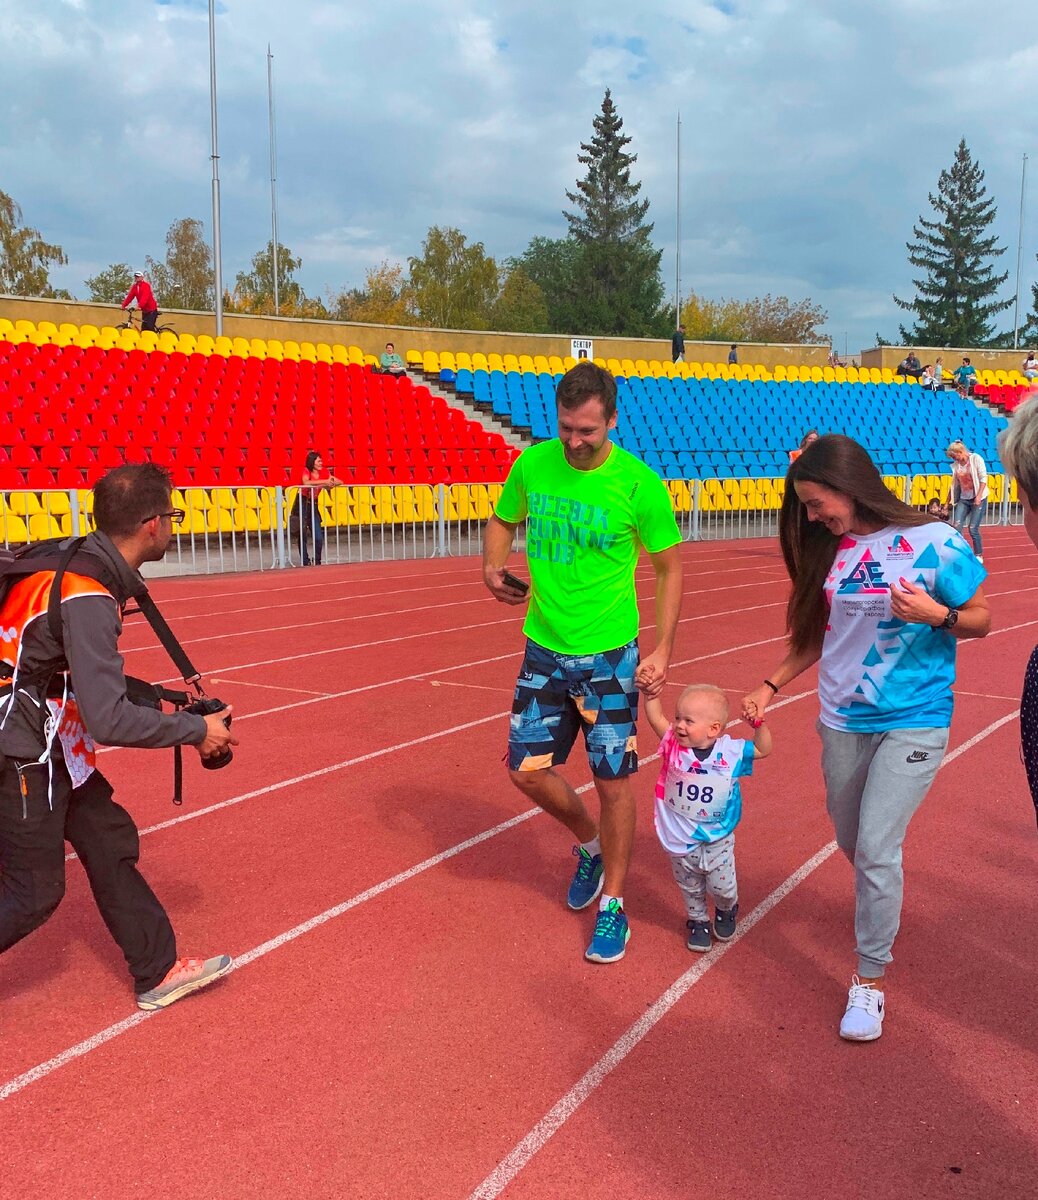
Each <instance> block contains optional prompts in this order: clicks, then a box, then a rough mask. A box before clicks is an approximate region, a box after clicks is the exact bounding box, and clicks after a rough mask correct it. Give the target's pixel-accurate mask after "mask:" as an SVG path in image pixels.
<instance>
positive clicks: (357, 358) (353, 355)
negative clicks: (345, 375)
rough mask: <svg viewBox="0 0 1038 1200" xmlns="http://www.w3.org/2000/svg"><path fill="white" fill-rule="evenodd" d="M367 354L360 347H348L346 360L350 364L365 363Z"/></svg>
mask: <svg viewBox="0 0 1038 1200" xmlns="http://www.w3.org/2000/svg"><path fill="white" fill-rule="evenodd" d="M364 358H365V354H364V351H363V350H362V349H361V348H360V347H359V346H347V347H346V359H347V361H348V362H351V363H357V364H361V363H363V362H364Z"/></svg>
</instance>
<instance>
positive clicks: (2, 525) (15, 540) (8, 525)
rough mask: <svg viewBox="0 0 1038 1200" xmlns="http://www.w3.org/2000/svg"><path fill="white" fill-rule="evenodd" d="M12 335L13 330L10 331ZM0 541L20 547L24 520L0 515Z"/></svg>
mask: <svg viewBox="0 0 1038 1200" xmlns="http://www.w3.org/2000/svg"><path fill="white" fill-rule="evenodd" d="M11 332H12V333H13V332H14V330H12V331H11ZM0 539H2V540H3V541H4V542H5V543H6V544H7V545H21V543H23V542H27V541H28V540H29V529H28V526H27V525H26V524H25V519H24V518H23V517H20V516H18V515H17V514H15V513H9V512H5V513H3V514H0Z"/></svg>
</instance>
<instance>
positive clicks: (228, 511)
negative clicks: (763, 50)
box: [0, 475, 1023, 575]
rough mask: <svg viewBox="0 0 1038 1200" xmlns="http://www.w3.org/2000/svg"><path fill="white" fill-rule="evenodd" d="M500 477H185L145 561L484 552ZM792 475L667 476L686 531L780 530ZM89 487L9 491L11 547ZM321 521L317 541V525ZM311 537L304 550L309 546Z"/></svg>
mask: <svg viewBox="0 0 1038 1200" xmlns="http://www.w3.org/2000/svg"><path fill="white" fill-rule="evenodd" d="M886 482H887V485H888V487H890V489H891V491H893V492H894V493H895V494H896V495H898V496H900V497H901V498H902V499H904V500H905V502H906V503H908V504H911V505H913V507H918V508H921V507H924V506H925V505H926V503H927V502H928V501H929V499H931V497H932V496H933V495H942V496H943V494H944V493H945V492H946V490H947V482H948V481H947V476H944V477H941V476H894V477H890V478H888V479H887V480H886ZM988 482H989V488H990V500H989V504H988V509H987V513H986V515H985V518H984V525H985V526H997V525H1007V526H1008V525H1021V524H1022V523H1023V508H1022V505H1021V503H1020V501H1019V499H1018V498H1017V493H1016V487H1015V484H1012V482H1011V481H1009V480H1008V479H1007V478H1006V477H1005V476H1003V475H992V476H989V477H988ZM501 486H502V485H501V484H499V483H489V484H438V485H426V484H379V485H372V486H366V487H359V486H349V487H336V488H328V489H325V490H324V491H321V492H320V493H316V494H315V495H314V496H313V497H311V498H309V499H308V498H307V497H306V496H305V495H304V497H303V502H302V505H300V500H299V489H297V488H294V487H293V488H280V487H277V488H249V487H233V488H231V487H213V488H185V489H177V490H175V491H174V494H173V505H174V507H176V508H182V509H184V511H185V513H186V516H185V518H184V521H183V522H182V523H181V524H179V525H177V526H174V530H173V539H172V541H171V543H170V546H169V549H168V551H167V553H166V557H165V559H164V560H163V561H162V562H161V563H153V564H148V565H147V567H146V573H147V574H150V575H153V574H162V575H191V574H216V573H219V572H224V571H266V570H278V569H282V568H287V567H293V566H298V565H300V564H301V563H302V562H303V560H304V558H306V559H309V560H310V561H314V560H315V559H320V561H322V562H325V563H355V562H372V561H388V560H392V559H408V558H437V557H449V556H459V557H460V556H464V555H474V554H478V553H479V552H480V549H481V546H482V536H483V526H484V524H485V523H486V520H487V517H489V516H490V514H491V513H492V512H493V509H494V505H495V503H496V502H497V498H498V496H499V495H500V493H501ZM784 486H785V480H784V479H781V478H779V479H770V478H769V479H722V480H717V479H708V480H701V479H695V480H668V481H667V489H668V491H669V492H670V495H671V501H672V503H673V506H674V514H675V517H676V518H677V521H678V528H679V529H680V531H681V536H682V538H683V540H685V541H689V542H697V541H716V540H722V539H736V538H754V537H775V536H776V535H777V533H778V512H779V508H780V507H781V503H782V495H783V491H784ZM92 500H93V498H92V495H91V493H90V492H88V491H83V490H73V491H68V492H57V491H52V492H31V491H11V492H2V493H0V543H2V544H3V545H4V546H5V547H7V548H8V549H11V548H14V547H17V546H20V545H24V544H26V543H27V542H38V541H43V540H46V539H47V538H57V537H69V536H72V535H78V534H84V533H88V532H89V531H90V530H91V529H92V528H93V518H92V512H93V503H92ZM317 530H319V531H320V538H319V541H320V551H319V552H318V546H317V539H315V531H317ZM304 544H305V548H306V553H305V555H304V553H303V547H304Z"/></svg>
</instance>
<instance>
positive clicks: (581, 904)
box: [566, 846, 603, 912]
mask: <svg viewBox="0 0 1038 1200" xmlns="http://www.w3.org/2000/svg"><path fill="white" fill-rule="evenodd" d="M573 853H574V854H575V855H576V856H577V870H576V873H575V874H574V876H573V882H572V883H571V884H570V885H569V895H568V896H567V897H566V903H567V904H568V905H569V906H570V908H572V909H573V911H574V912H580V910H581V909H582V908H587V906H588V905H589V904H594V902H595V901H596V900H597V899H598V897H599V895H600V894H601V892H602V880H603V874H602V872H603V868H602V855H601V854H588V852H587V851H586V850H585V849H584V847H583V846H574V847H573Z"/></svg>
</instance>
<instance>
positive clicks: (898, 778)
mask: <svg viewBox="0 0 1038 1200" xmlns="http://www.w3.org/2000/svg"><path fill="white" fill-rule="evenodd" d="M779 542H780V544H781V548H782V554H783V557H784V559H785V562H786V569H787V571H788V572H789V576H790V580H791V582H792V589H791V591H790V596H789V604H788V608H787V625H788V628H789V647H788V653H787V654H786V657H785V658H784V659H783V661H782V662H781V663H779V664H778V665H777V666H776V667H775V669H774V670H773V671H772V672H771V674H770V675H769V676H768V677H767V678H766V679H765V680H764V682H763V683H761V685H760V686H759V687H757V688H756V689H755V690H754V691H752V692H750V693H749V694H748V695H747V696H745V697H744V699H743V716H744V717H746V718H747V719H758V720H759V719H760V718H762V717H763V716H764V712H765V709H766V708H767V706H768V704H769V703H770V702H771V701H772V700H773V699H774V697H775V695H776V694H777V693H778V692H779V691H780V690H781V689H782V688H783V687H785V686H786V684H788V683H791V682H792V681H793V680H794V679H796V678H797V677H798V676H800V675H801V674H803V672H805V671H807V670H809V669H810V668H811V667H813V666H814V665H815V664H816V663H818V664H820V665H819V673H818V695H819V700H820V702H821V714H820V720H819V723H818V731H819V735H820V737H821V740H822V773H823V775H824V777H825V788H826V806H827V808H828V811H829V816H830V818H831V820H832V822H833V826H834V829H835V833H836V841H837V843H838V844H839V846H840V849H841V850H843V852H844V854H845V855H846V856H847V858H848V859H850V861H851V863H852V865H853V867H854V875H855V896H856V904H855V919H854V925H855V934H856V938H857V959H858V961H857V968H856V971H855V973H854V975H853V977H852V982H851V988H850V992H849V994H848V997H847V1007H846V1011H845V1012H844V1015H843V1019H842V1021H841V1022H840V1036H841V1037H842V1038H845V1039H846V1040H848V1041H856V1042H870V1041H874V1040H875V1039H876V1038H878V1037H879V1036H880V1034H881V1033H882V1032H883V1016H884V1004H885V998H884V994H883V991H882V990H881V988H882V986H883V976H884V973H885V971H886V967H887V964H888V963H889V962H891V961H892V957H891V947H892V946H893V944H894V938H895V935H896V934H897V929H898V923H899V920H900V914H901V901H902V892H903V887H904V876H903V872H902V862H901V847H902V842H903V841H904V837H905V832H906V830H907V827H908V823H909V821H910V820H911V818H912V815H913V813H914V812H915V811H916V809H917V808H918V807H919V805H920V803H921V802H922V800H923V798H924V797H925V796H926V793H927V791H928V790H929V788H930V785H931V783H932V782H933V779H934V776H935V775H936V773H937V769H938V767H939V766H940V764H941V760H942V758H943V757H944V753H945V749H946V748H947V744H948V726H949V723H950V721H951V715H952V690H951V689H952V684H953V683H954V679H955V648H956V639H958V638H979V637H984V636H985V635H986V634H987V632H988V630H989V628H990V624H991V621H990V614H989V612H988V605H987V600H986V599H985V598H984V595H983V592H982V591H981V588H980V584H981V583H982V582H983V580H984V578H985V571H984V568H983V567H982V566H981V565H980V564H979V563H978V562H977V560H976V559H975V558H974V557H973V555H972V554H971V553H970V549H969V547H968V546H967V545H966V543H965V542H964V541H963V539H962V537H961V535H960V534H958V533H955V532H953V531H951V530H949V529H948V528H947V527H946V526H944V525H942V524H939V523H938V522H936V521H934V520H933V519H932V518H931V517H929V516H928V515H927V514H926V513H920V512H917V511H916V510H915V509H914V508H910V507H909V506H908V505H907V504H904V503H903V502H902V501H900V500H898V499H896V498H895V497H894V496H893V495H892V494H891V493H890V492H889V491H888V490H887V488H886V485H885V484H884V482H883V478H882V476H881V475H880V473H879V471H878V470H877V469H876V467H875V465H874V464H873V462H872V460H871V458H870V457H869V455H868V452H867V451H866V450H865V448H864V447H862V446H859V445H858V443H857V442H854V441H852V440H851V439H850V438H848V437H844V436H842V435H841V434H828V435H827V436H825V437H822V438H819V439H818V441H817V442H815V443H814V444H813V445H812V446H810V447H809V448H808V449H807V450H806V451H805V452H804V454H803V455H802V456H801V457H800V458H799V459H798V460H797V461H796V462H795V463H794V464H793V466H792V467H790V469H789V474H788V475H787V477H786V493H785V497H784V499H783V501H782V509H781V512H780V515H779ZM905 576H911V581H909V580H908V579H906V578H905ZM892 629H896V634H892V632H891V630H892ZM877 647H881V648H882V650H881V652H878V651H877ZM862 664H865V665H864V666H863V665H862Z"/></svg>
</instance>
